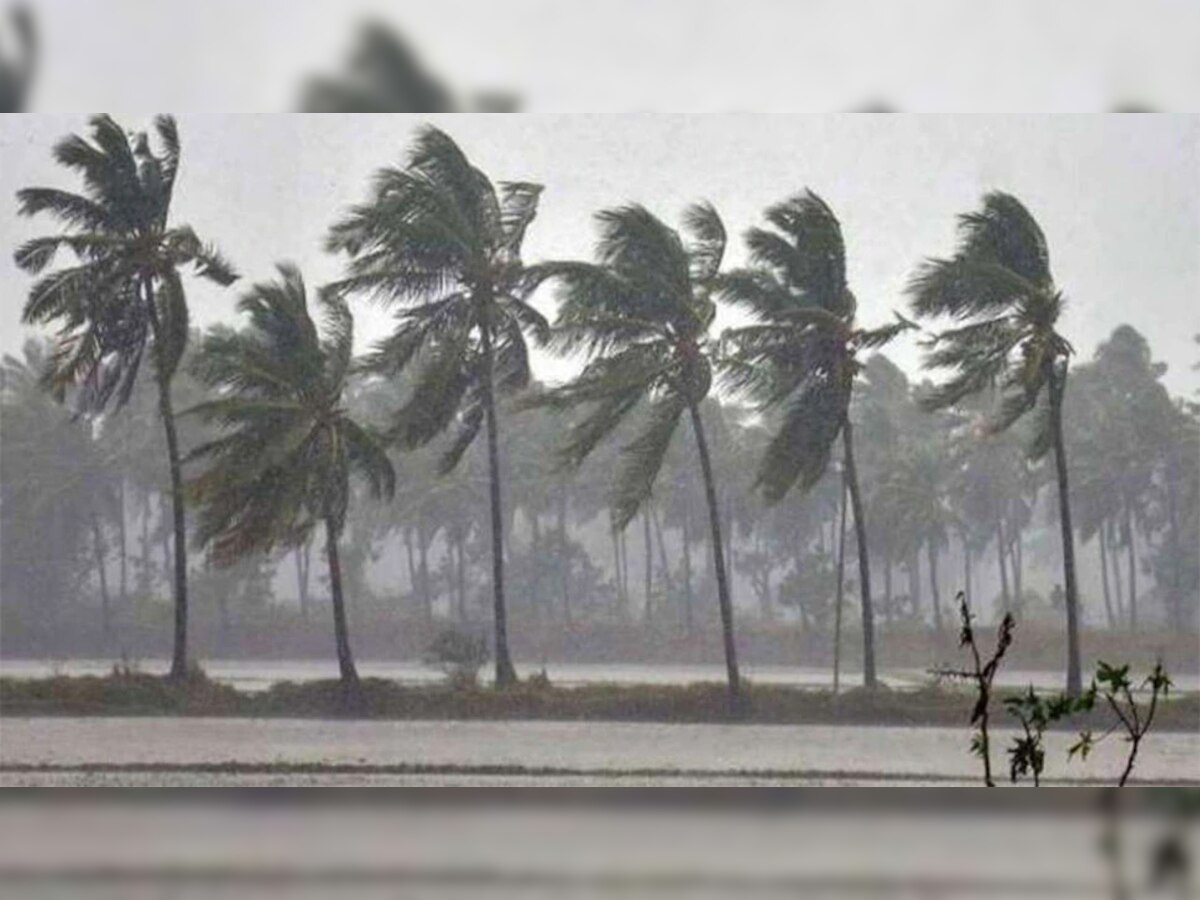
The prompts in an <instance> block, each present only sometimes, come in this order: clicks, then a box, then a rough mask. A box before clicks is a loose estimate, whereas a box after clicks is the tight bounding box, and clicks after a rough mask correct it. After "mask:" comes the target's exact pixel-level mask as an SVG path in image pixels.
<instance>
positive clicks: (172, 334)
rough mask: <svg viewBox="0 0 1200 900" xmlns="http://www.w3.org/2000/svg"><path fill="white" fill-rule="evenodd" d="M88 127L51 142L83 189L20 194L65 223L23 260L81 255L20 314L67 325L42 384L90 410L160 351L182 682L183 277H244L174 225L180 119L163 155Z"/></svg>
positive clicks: (100, 121)
mask: <svg viewBox="0 0 1200 900" xmlns="http://www.w3.org/2000/svg"><path fill="white" fill-rule="evenodd" d="M90 127H91V140H90V141H89V140H86V139H85V138H83V137H80V136H78V135H70V136H69V137H66V138H64V139H63V140H62V141H60V142H59V143H58V145H57V146H56V147H55V148H54V158H55V160H56V161H57V162H58V163H59V164H61V165H63V166H65V167H66V168H68V169H72V170H74V171H76V172H77V173H79V175H80V176H81V178H82V179H83V191H82V192H81V193H71V192H70V191H65V190H59V189H57V188H45V187H31V188H25V189H23V190H21V191H18V193H17V199H18V201H19V204H20V205H19V209H20V212H21V214H22V215H26V216H33V215H37V214H39V213H47V214H49V215H50V216H51V217H53V218H54V219H57V220H58V222H59V223H60V224H61V225H62V226H63V230H62V231H61V232H59V233H56V234H52V235H47V236H46V237H39V238H34V239H32V240H30V241H27V242H25V243H24V244H22V245H21V246H20V247H19V248H18V249H17V252H16V262H17V265H18V266H20V267H21V268H22V269H24V270H25V271H27V272H30V273H33V274H39V273H42V272H44V271H45V269H46V268H47V267H48V266H50V265H51V264H52V263H53V262H54V260H55V258H56V256H57V255H58V253H59V251H61V250H67V251H69V252H70V253H71V254H72V255H73V256H74V257H75V260H76V263H77V264H76V265H74V266H66V267H60V268H57V269H55V270H53V271H51V272H49V273H48V274H44V275H42V277H41V278H39V279H38V280H37V281H36V282H34V284H33V287H32V288H31V289H30V292H29V298H28V300H27V302H26V304H25V309H24V312H23V314H22V318H23V320H24V321H25V322H26V323H28V324H41V323H49V322H58V323H59V326H60V327H59V331H58V344H57V347H56V349H55V351H54V353H53V355H52V357H51V359H50V361H49V369H48V371H47V374H46V383H47V384H48V385H49V386H50V388H51V389H52V390H53V391H54V393H55V395H56V396H57V397H59V398H60V399H62V398H63V397H64V396H65V393H66V391H67V389H68V388H70V387H76V388H78V390H77V391H76V392H75V398H76V401H77V402H78V404H79V406H80V408H81V409H82V410H84V411H88V412H99V411H102V410H104V409H105V408H106V407H108V406H109V405H110V404H112V405H115V406H117V407H120V406H124V405H125V404H126V403H127V402H128V400H129V398H130V395H131V393H132V391H133V388H134V385H135V383H136V380H137V374H138V371H139V369H140V367H141V362H142V359H143V357H144V356H145V355H146V352H147V349H149V352H150V353H151V354H152V359H153V363H154V375H155V379H156V382H157V386H158V395H159V403H158V409H159V418H160V419H161V420H162V426H163V429H164V431H165V433H166V441H167V458H168V463H169V466H170V474H171V499H172V513H173V528H174V538H175V543H174V593H175V630H174V649H173V652H172V657H171V677H173V678H182V677H183V676H184V675H185V674H186V672H187V533H186V527H185V524H184V502H183V497H182V482H183V474H182V471H181V469H180V463H179V459H180V447H179V439H178V433H177V431H176V425H175V415H174V411H173V405H172V399H171V381H172V378H173V377H174V375H175V372H176V369H177V368H178V367H179V362H180V360H181V359H182V358H183V353H184V349H185V347H186V346H187V340H188V307H187V300H186V298H185V296H184V290H183V282H182V279H181V278H180V274H179V273H180V270H181V269H182V268H184V267H190V268H191V269H192V271H193V272H194V273H195V274H196V275H198V276H200V277H202V278H205V279H208V280H209V281H212V282H215V283H217V284H219V285H229V284H232V283H233V282H234V281H235V280H236V278H237V275H236V274H235V272H234V271H233V268H232V267H231V266H230V264H229V263H228V262H226V261H225V260H224V259H223V258H222V257H221V256H220V254H218V253H217V252H216V251H215V250H214V249H213V248H211V247H209V246H207V245H205V244H204V243H203V242H201V240H200V238H199V237H198V236H197V235H196V233H195V232H194V231H193V230H192V229H191V228H190V227H188V226H187V225H171V224H170V222H169V216H170V211H171V200H172V197H173V195H174V189H175V179H176V176H177V174H178V172H179V163H180V142H179V132H178V129H177V128H176V125H175V120H174V119H172V118H171V117H169V116H159V117H158V118H157V119H155V122H154V128H155V132H156V134H157V137H158V143H159V144H160V152H159V153H158V154H155V153H154V152H153V151H152V149H151V146H150V140H149V138H148V136H147V135H146V134H144V133H138V134H135V135H130V134H128V133H126V132H125V131H124V130H123V129H122V128H121V127H120V126H119V125H118V124H117V123H116V122H114V121H113V120H112V119H111V118H109V117H108V116H95V117H93V118H92V119H91V121H90Z"/></svg>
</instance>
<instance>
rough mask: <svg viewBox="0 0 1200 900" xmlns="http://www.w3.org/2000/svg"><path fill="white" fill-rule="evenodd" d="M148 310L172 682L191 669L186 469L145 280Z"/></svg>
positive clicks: (149, 288) (154, 309) (150, 286)
mask: <svg viewBox="0 0 1200 900" xmlns="http://www.w3.org/2000/svg"><path fill="white" fill-rule="evenodd" d="M142 289H143V291H144V297H145V302H146V311H147V314H148V316H149V319H150V331H151V335H152V337H153V340H154V352H155V357H156V359H155V362H156V367H155V368H156V370H157V371H156V374H157V376H158V377H157V381H158V413H159V417H160V418H161V419H162V425H163V431H164V432H165V433H166V438H167V464H168V466H169V468H170V470H171V512H172V518H173V524H174V532H175V553H174V561H175V570H174V575H175V579H174V588H175V630H174V644H173V647H172V650H171V673H170V677H171V678H173V679H180V678H183V677H185V676H186V675H187V670H188V595H187V524H186V523H185V521H184V508H183V504H184V500H183V467H182V465H181V463H180V458H179V435H178V433H177V432H176V430H175V411H174V410H173V409H172V406H171V382H170V379H169V377H168V375H167V372H166V360H165V359H164V358H163V353H162V337H161V335H160V334H159V329H160V325H159V320H158V308H157V306H156V305H155V301H154V285H153V284H152V283H151V281H150V279H149V278H143V279H142Z"/></svg>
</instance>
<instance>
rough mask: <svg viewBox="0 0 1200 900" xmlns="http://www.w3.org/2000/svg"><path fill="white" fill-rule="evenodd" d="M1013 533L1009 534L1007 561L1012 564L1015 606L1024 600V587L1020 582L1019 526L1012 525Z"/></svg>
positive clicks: (1021, 567) (1021, 574) (1021, 572)
mask: <svg viewBox="0 0 1200 900" xmlns="http://www.w3.org/2000/svg"><path fill="white" fill-rule="evenodd" d="M1014 531H1015V532H1016V533H1015V534H1009V536H1008V540H1009V544H1008V561H1009V564H1010V565H1011V566H1012V586H1013V597H1014V598H1015V599H1016V603H1017V606H1021V605H1022V604H1023V603H1024V601H1025V588H1024V585H1023V584H1022V581H1023V580H1024V579H1023V575H1024V572H1023V571H1022V569H1023V566H1022V565H1021V560H1022V556H1023V554H1022V552H1021V528H1020V526H1014Z"/></svg>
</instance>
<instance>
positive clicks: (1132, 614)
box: [1125, 503, 1138, 632]
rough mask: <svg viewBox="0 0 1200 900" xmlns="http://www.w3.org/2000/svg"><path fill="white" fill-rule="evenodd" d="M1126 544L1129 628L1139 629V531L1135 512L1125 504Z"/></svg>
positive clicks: (1131, 629)
mask: <svg viewBox="0 0 1200 900" xmlns="http://www.w3.org/2000/svg"><path fill="white" fill-rule="evenodd" d="M1125 545H1126V547H1127V548H1128V552H1129V630H1130V631H1133V632H1136V631H1137V630H1138V605H1137V570H1138V562H1137V532H1136V531H1135V530H1134V527H1133V513H1132V511H1131V510H1130V508H1129V504H1128V503H1126V504H1125Z"/></svg>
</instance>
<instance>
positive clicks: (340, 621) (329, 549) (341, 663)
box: [325, 516, 358, 690]
mask: <svg viewBox="0 0 1200 900" xmlns="http://www.w3.org/2000/svg"><path fill="white" fill-rule="evenodd" d="M325 556H326V558H327V559H328V561H329V592H330V594H331V595H332V597H333V637H334V642H335V643H336V645H337V659H338V672H339V674H340V675H341V679H342V687H343V688H344V689H348V690H356V689H357V688H358V670H357V669H355V667H354V656H353V655H352V654H351V652H350V629H349V627H348V626H347V624H346V603H345V598H344V597H343V595H342V562H341V558H340V557H339V556H338V545H337V528H336V527H335V526H334V521H333V517H332V516H326V517H325Z"/></svg>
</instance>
